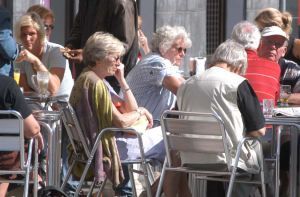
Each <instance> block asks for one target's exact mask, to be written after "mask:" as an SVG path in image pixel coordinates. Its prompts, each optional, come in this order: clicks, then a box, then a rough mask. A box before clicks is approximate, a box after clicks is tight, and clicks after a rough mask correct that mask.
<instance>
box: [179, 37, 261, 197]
mask: <svg viewBox="0 0 300 197" xmlns="http://www.w3.org/2000/svg"><path fill="white" fill-rule="evenodd" d="M246 69H247V54H246V52H245V50H244V48H243V46H242V45H240V44H238V43H236V42H234V41H232V40H228V41H226V42H224V43H222V44H221V45H220V46H218V48H217V49H216V51H215V53H214V55H213V56H212V58H211V66H210V68H209V69H207V70H206V71H205V72H204V73H202V74H200V75H195V76H193V77H191V78H189V79H188V80H187V81H186V82H185V83H184V84H183V85H182V86H180V88H179V89H178V92H177V104H178V108H179V110H182V111H188V112H201V113H214V114H217V115H218V116H219V117H220V118H221V119H222V120H223V122H224V126H225V129H226V132H227V136H228V140H229V141H230V143H229V144H231V145H230V147H228V148H229V151H232V150H233V149H234V147H237V143H238V142H239V141H240V140H241V139H242V138H243V137H244V136H253V137H259V136H263V135H264V134H265V120H264V117H263V114H262V112H261V110H260V104H259V102H258V100H257V97H256V94H255V93H254V91H253V89H252V87H251V85H250V84H249V83H248V81H247V80H246V79H245V78H244V77H242V76H240V74H244V73H245V70H246ZM246 146H247V147H246V149H245V150H243V151H242V153H241V158H240V159H239V162H238V168H239V169H240V170H244V171H247V172H249V173H257V172H258V171H259V166H258V160H257V154H256V149H255V144H252V145H246ZM180 157H181V162H182V164H186V165H188V164H194V163H197V164H212V163H223V164H225V163H226V159H224V155H221V154H220V155H211V154H204V153H202V154H199V153H198V154H196V153H188V152H181V153H180ZM232 157H234V155H232ZM233 160H234V158H233ZM219 189H220V190H221V189H222V188H218V189H215V190H219ZM254 189H255V187H253V186H251V185H250V186H249V184H239V183H235V184H234V188H233V193H232V197H237V196H249V195H250V194H251V193H253V191H254ZM207 196H216V195H213V194H211V193H209V194H208V195H207Z"/></svg>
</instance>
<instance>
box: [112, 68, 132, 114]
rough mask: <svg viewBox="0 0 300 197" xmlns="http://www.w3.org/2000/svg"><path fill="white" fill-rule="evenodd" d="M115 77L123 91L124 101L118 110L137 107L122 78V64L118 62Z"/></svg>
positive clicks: (124, 110)
mask: <svg viewBox="0 0 300 197" xmlns="http://www.w3.org/2000/svg"><path fill="white" fill-rule="evenodd" d="M115 77H116V79H117V80H118V82H119V84H120V87H121V91H123V95H124V101H123V102H122V104H121V108H120V111H121V112H122V113H126V112H131V111H134V110H137V109H138V104H137V102H136V100H135V97H134V95H133V93H132V92H131V89H130V87H129V86H128V84H127V82H126V80H125V78H124V64H120V65H119V67H118V70H117V71H116V72H115Z"/></svg>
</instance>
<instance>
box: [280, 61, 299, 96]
mask: <svg viewBox="0 0 300 197" xmlns="http://www.w3.org/2000/svg"><path fill="white" fill-rule="evenodd" d="M278 63H279V65H280V68H281V74H280V84H282V85H291V88H292V91H293V92H299V90H297V89H299V87H297V86H299V85H297V83H298V84H299V83H300V80H299V79H300V66H299V65H298V64H297V63H296V62H293V61H290V60H287V59H285V58H281V59H280V60H279V62H278Z"/></svg>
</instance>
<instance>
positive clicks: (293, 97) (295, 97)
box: [288, 93, 300, 104]
mask: <svg viewBox="0 0 300 197" xmlns="http://www.w3.org/2000/svg"><path fill="white" fill-rule="evenodd" d="M288 102H289V103H290V104H300V93H293V94H290V95H289V97H288Z"/></svg>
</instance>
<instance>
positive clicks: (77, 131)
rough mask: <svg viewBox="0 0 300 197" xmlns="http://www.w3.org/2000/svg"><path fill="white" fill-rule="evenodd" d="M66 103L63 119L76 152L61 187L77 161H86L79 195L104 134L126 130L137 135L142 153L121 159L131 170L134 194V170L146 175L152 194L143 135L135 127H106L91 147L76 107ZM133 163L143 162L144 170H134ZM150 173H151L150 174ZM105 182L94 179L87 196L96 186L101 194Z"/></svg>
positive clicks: (151, 177) (63, 108)
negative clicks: (80, 123)
mask: <svg viewBox="0 0 300 197" xmlns="http://www.w3.org/2000/svg"><path fill="white" fill-rule="evenodd" d="M64 105H65V106H64V107H62V111H63V115H62V119H63V123H64V125H65V127H66V130H67V133H68V136H69V139H70V143H71V145H72V147H73V150H74V154H73V157H72V163H71V165H70V167H69V169H68V172H67V175H66V177H65V179H64V181H63V184H62V186H61V188H62V189H63V188H64V187H65V185H66V183H67V181H68V179H69V178H70V175H71V172H72V169H73V167H74V165H75V163H76V162H81V163H85V164H86V165H85V168H84V171H83V173H82V175H81V178H80V182H79V185H78V187H77V189H76V193H75V196H78V195H79V192H80V190H81V188H82V185H83V182H84V181H85V177H86V175H87V172H88V169H89V167H90V165H91V163H92V160H93V159H94V155H95V152H96V150H97V147H98V146H99V143H100V141H101V137H102V136H103V134H104V133H106V132H114V133H116V132H125V133H129V134H131V135H135V136H137V139H138V142H139V146H140V153H141V158H140V159H136V160H126V161H121V162H122V164H128V170H129V175H130V180H131V183H132V186H133V192H134V196H137V195H136V190H135V184H134V178H133V172H134V173H139V174H142V175H144V176H145V180H146V185H147V194H148V196H151V190H150V182H152V181H153V179H154V178H153V175H152V173H150V172H151V170H150V167H149V163H148V160H146V159H145V155H144V151H143V143H142V138H141V135H140V134H139V133H138V132H136V131H135V130H134V129H131V128H126V129H120V128H105V129H103V130H102V131H101V132H100V133H99V134H98V136H97V138H96V140H95V143H94V144H93V145H92V147H89V146H88V143H87V141H86V137H85V135H84V133H83V131H82V130H81V127H80V125H79V122H78V119H77V117H76V113H75V111H74V109H73V108H72V106H71V105H70V104H69V103H65V104H64ZM82 150H83V151H82ZM133 164H141V165H142V171H139V170H134V169H133V167H132V166H133ZM149 173H150V175H149ZM105 183H106V179H105V180H104V181H103V182H102V183H97V182H96V180H94V181H93V183H92V185H91V187H90V189H89V192H88V194H87V196H91V195H92V192H93V189H94V187H99V192H98V196H100V194H101V192H102V190H103V188H104V185H105Z"/></svg>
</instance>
